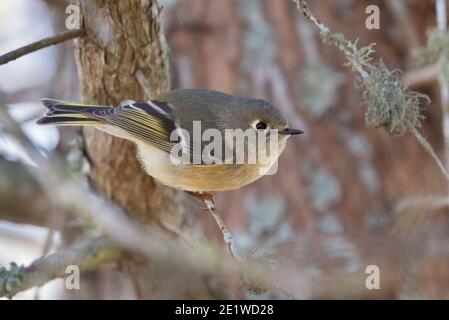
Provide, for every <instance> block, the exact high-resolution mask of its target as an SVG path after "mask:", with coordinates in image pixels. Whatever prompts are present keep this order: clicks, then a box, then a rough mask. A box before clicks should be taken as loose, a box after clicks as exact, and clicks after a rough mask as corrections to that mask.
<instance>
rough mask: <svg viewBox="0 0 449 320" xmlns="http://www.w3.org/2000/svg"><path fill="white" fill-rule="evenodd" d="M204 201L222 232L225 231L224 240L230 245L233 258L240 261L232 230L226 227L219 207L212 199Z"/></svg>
mask: <svg viewBox="0 0 449 320" xmlns="http://www.w3.org/2000/svg"><path fill="white" fill-rule="evenodd" d="M204 203H205V204H206V206H207V209H209V212H210V213H211V214H212V216H213V217H214V219H215V222H216V223H217V225H218V227H219V228H220V230H221V232H222V233H223V241H224V243H225V244H226V245H227V246H228V248H229V252H230V253H231V256H232V258H233V259H234V260H235V261H239V260H240V255H239V253H238V251H237V248H236V246H235V244H234V240H232V235H231V232H230V231H229V229H228V228H227V227H226V224H225V223H224V221H223V218H222V217H221V216H220V214H219V213H218V212H217V209H216V207H215V202H214V201H213V200H210V199H204Z"/></svg>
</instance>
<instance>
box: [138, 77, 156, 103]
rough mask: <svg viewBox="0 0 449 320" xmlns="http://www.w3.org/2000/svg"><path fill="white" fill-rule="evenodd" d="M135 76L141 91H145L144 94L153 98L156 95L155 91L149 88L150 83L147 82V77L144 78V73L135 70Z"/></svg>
mask: <svg viewBox="0 0 449 320" xmlns="http://www.w3.org/2000/svg"><path fill="white" fill-rule="evenodd" d="M136 77H137V80H138V81H139V84H140V86H141V87H142V89H143V91H145V94H146V95H147V97H148V99H153V98H154V97H155V96H156V93H155V92H154V90H153V89H152V88H151V86H150V83H149V82H148V80H147V78H145V75H144V74H143V72H142V70H137V72H136Z"/></svg>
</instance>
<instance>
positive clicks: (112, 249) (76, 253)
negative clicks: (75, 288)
mask: <svg viewBox="0 0 449 320" xmlns="http://www.w3.org/2000/svg"><path fill="white" fill-rule="evenodd" d="M120 256H121V250H120V249H119V248H118V247H117V245H116V244H114V243H113V242H112V241H110V240H109V239H108V238H106V237H100V238H97V239H94V240H88V241H85V242H82V243H79V244H76V245H74V246H72V247H70V248H68V249H65V250H61V251H58V252H56V253H54V254H51V255H49V256H47V257H43V258H40V259H38V260H35V261H34V262H33V263H32V264H31V265H30V266H28V267H24V266H17V265H16V264H14V263H11V265H10V267H9V269H6V268H0V297H4V296H6V297H12V296H14V295H15V294H17V293H18V292H21V291H24V290H27V289H30V288H32V287H36V286H41V285H43V284H45V283H46V282H48V281H50V280H53V279H56V278H62V277H65V276H67V274H66V268H67V267H68V266H70V265H76V266H77V267H78V268H79V270H80V272H84V271H89V270H93V269H95V268H97V267H98V266H99V265H101V264H104V263H108V262H113V261H117V260H118V259H120Z"/></svg>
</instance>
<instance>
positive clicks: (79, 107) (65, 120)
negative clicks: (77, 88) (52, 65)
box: [37, 99, 110, 126]
mask: <svg viewBox="0 0 449 320" xmlns="http://www.w3.org/2000/svg"><path fill="white" fill-rule="evenodd" d="M40 102H41V104H42V106H44V107H45V108H47V110H48V111H47V113H46V114H45V115H44V116H43V117H42V118H40V119H39V120H37V123H38V124H41V125H47V124H53V125H69V126H84V125H100V124H102V122H101V121H100V120H98V119H95V118H94V117H93V116H91V115H89V113H90V111H93V110H97V109H100V108H101V109H104V108H110V107H104V106H96V105H86V104H77V103H71V102H65V101H59V100H52V99H41V100H40Z"/></svg>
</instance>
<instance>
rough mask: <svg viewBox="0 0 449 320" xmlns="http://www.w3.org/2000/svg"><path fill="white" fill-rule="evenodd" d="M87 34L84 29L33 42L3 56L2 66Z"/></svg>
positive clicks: (0, 63) (0, 57) (0, 58)
mask: <svg viewBox="0 0 449 320" xmlns="http://www.w3.org/2000/svg"><path fill="white" fill-rule="evenodd" d="M85 34H86V32H85V30H84V29H79V30H71V31H67V32H64V33H61V34H58V35H56V36H52V37H48V38H44V39H41V40H39V41H36V42H33V43H31V44H29V45H26V46H24V47H21V48H18V49H16V50H13V51H11V52H8V53H5V54H4V55H1V56H0V65H2V64H5V63H8V62H10V61H13V60H16V59H17V58H20V57H22V56H24V55H26V54H29V53H31V52H34V51H37V50H40V49H43V48H46V47H50V46H53V45H56V44H58V43H61V42H64V41H67V40H70V39H74V38H78V37H82V36H84V35H85Z"/></svg>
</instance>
